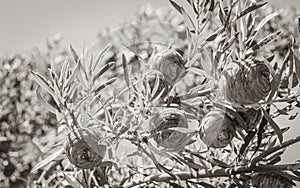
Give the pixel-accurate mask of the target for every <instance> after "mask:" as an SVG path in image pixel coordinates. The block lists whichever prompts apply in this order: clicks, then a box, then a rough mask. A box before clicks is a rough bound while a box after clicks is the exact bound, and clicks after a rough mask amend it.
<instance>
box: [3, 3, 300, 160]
mask: <svg viewBox="0 0 300 188" xmlns="http://www.w3.org/2000/svg"><path fill="white" fill-rule="evenodd" d="M179 1H182V0H178V1H177V2H179ZM145 3H151V4H152V5H153V6H154V7H162V6H169V2H168V0H151V1H150V0H106V1H104V0H88V1H83V0H47V1H46V0H0V51H2V52H19V53H24V52H28V51H30V50H31V49H32V48H33V47H36V46H43V45H45V41H46V38H47V37H48V36H51V35H53V34H55V33H57V32H59V33H62V35H63V37H64V42H65V44H67V45H68V44H73V45H74V46H75V48H76V49H81V48H82V46H83V43H84V42H86V44H87V46H89V45H91V44H92V43H93V42H94V41H95V40H96V37H97V34H98V33H99V31H101V30H103V29H105V28H107V27H109V28H114V27H117V26H118V25H119V24H120V23H122V22H123V21H124V20H126V19H129V18H131V15H132V14H133V13H134V12H135V11H136V10H137V8H138V7H139V6H141V5H143V4H145ZM269 3H270V4H274V5H276V6H278V7H287V6H293V7H296V8H300V1H299V0H270V1H269ZM295 27H296V26H295ZM299 116H300V115H299ZM287 121H288V120H285V119H282V120H281V121H280V122H279V124H280V125H282V126H287V125H290V123H289V122H287ZM299 122H300V117H297V118H296V120H295V121H294V123H293V125H292V131H289V132H288V133H287V135H286V136H287V137H289V138H290V137H294V136H296V135H300V128H297V126H300V125H299ZM299 146H300V145H299V144H298V145H296V146H294V147H291V148H289V150H288V153H287V155H286V156H285V158H284V161H289V162H293V161H294V160H295V159H297V158H298V159H300V158H299V155H300V151H299V149H298V148H299Z"/></svg>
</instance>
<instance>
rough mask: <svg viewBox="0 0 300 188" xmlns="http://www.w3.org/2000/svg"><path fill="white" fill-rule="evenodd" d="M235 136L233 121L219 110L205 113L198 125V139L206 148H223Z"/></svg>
mask: <svg viewBox="0 0 300 188" xmlns="http://www.w3.org/2000/svg"><path fill="white" fill-rule="evenodd" d="M234 135H235V121H233V120H232V119H231V118H230V117H229V116H228V115H226V114H225V113H224V112H223V111H221V110H217V109H216V110H212V111H210V112H209V113H207V114H206V115H205V116H204V118H203V120H202V122H201V124H200V137H201V139H202V141H203V142H204V143H205V144H206V145H207V147H212V148H224V147H225V146H227V145H228V144H229V143H230V142H231V140H232V139H233V137H234Z"/></svg>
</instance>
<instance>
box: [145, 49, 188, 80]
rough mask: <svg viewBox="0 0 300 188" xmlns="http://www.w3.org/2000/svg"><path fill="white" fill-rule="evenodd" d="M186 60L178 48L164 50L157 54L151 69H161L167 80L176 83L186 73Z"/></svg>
mask: <svg viewBox="0 0 300 188" xmlns="http://www.w3.org/2000/svg"><path fill="white" fill-rule="evenodd" d="M184 65H185V60H184V59H183V57H182V56H181V55H180V54H179V53H178V52H177V51H176V50H173V49H171V50H164V51H162V52H161V53H159V54H157V56H156V58H155V60H154V62H153V63H152V65H150V66H151V69H153V70H158V71H160V72H161V73H162V74H163V76H164V77H165V80H166V81H167V82H168V83H169V84H171V85H174V84H175V83H177V82H178V81H179V80H180V79H181V78H182V77H183V76H185V74H186V69H185V67H184Z"/></svg>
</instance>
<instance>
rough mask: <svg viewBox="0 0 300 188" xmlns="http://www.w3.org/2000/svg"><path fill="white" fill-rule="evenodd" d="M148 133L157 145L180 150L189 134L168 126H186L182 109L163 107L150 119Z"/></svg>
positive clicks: (186, 141)
mask: <svg viewBox="0 0 300 188" xmlns="http://www.w3.org/2000/svg"><path fill="white" fill-rule="evenodd" d="M150 126H151V127H150V133H151V134H153V139H154V140H155V142H156V143H157V145H158V146H162V147H164V148H165V149H169V150H172V151H178V150H181V149H182V148H183V147H184V146H185V145H186V144H187V143H188V141H189V136H190V134H185V133H182V132H179V131H176V130H171V129H170V128H176V127H180V128H188V122H187V119H186V117H185V115H184V114H183V112H182V111H180V110H176V109H164V110H163V111H161V112H159V113H157V114H155V115H154V116H153V117H152V118H151V119H150Z"/></svg>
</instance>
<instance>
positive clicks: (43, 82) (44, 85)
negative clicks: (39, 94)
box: [31, 71, 54, 95]
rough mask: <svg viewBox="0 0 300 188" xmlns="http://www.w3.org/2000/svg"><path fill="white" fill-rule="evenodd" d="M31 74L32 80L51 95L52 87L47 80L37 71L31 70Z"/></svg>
mask: <svg viewBox="0 0 300 188" xmlns="http://www.w3.org/2000/svg"><path fill="white" fill-rule="evenodd" d="M31 74H32V75H33V78H34V81H35V82H36V83H38V84H39V85H40V86H41V87H42V88H43V89H44V90H45V91H47V92H48V93H49V94H51V95H53V92H54V91H53V88H52V87H51V86H50V85H49V84H48V82H47V81H46V80H45V79H44V78H43V77H42V76H41V75H39V74H38V73H35V72H33V71H31Z"/></svg>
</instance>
